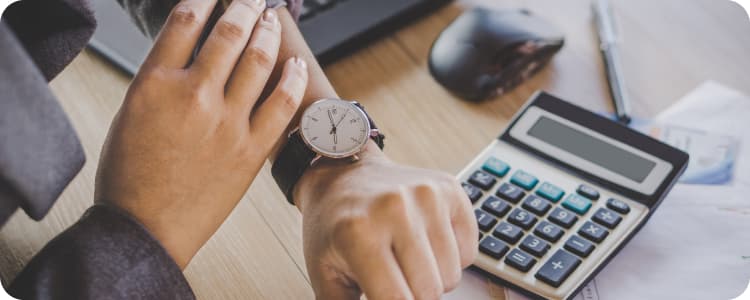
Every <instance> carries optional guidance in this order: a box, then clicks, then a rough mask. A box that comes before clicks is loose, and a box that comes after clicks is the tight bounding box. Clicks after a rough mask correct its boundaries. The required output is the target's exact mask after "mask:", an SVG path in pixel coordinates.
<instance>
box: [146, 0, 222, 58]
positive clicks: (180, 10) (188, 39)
mask: <svg viewBox="0 0 750 300" xmlns="http://www.w3.org/2000/svg"><path fill="white" fill-rule="evenodd" d="M215 5H216V0H183V1H181V2H180V3H178V4H177V5H176V6H175V7H174V9H173V10H172V13H171V14H170V15H169V17H168V18H167V22H166V23H165V24H164V27H163V28H162V30H161V32H160V33H159V36H158V37H157V38H156V41H155V42H154V47H153V48H152V49H151V52H150V53H149V55H148V57H147V58H146V60H145V61H144V63H143V65H144V67H154V66H160V67H168V68H176V69H181V68H184V67H185V66H186V65H187V64H188V62H189V61H190V58H191V57H192V55H193V49H194V48H195V45H196V44H197V43H198V39H199V38H200V35H201V32H202V31H203V27H204V26H205V25H206V22H207V21H208V18H209V16H210V15H211V11H212V10H213V8H214V6H215Z"/></svg>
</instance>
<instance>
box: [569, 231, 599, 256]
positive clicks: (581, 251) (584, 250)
mask: <svg viewBox="0 0 750 300" xmlns="http://www.w3.org/2000/svg"><path fill="white" fill-rule="evenodd" d="M564 247H565V250H568V251H570V252H573V254H575V255H578V256H580V257H583V258H586V257H588V256H589V254H591V251H594V248H596V246H594V244H592V243H591V242H589V241H587V240H586V239H584V238H582V237H580V236H577V235H574V236H571V237H570V238H569V239H568V241H567V242H565V246H564Z"/></svg>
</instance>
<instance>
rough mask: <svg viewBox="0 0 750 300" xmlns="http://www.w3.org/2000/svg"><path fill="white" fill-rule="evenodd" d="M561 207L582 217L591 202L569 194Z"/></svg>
mask: <svg viewBox="0 0 750 300" xmlns="http://www.w3.org/2000/svg"><path fill="white" fill-rule="evenodd" d="M562 205H563V207H565V208H567V209H570V210H572V211H573V212H575V213H577V214H579V215H583V214H585V213H586V212H587V211H589V208H591V200H589V199H586V198H583V197H582V196H580V195H577V194H570V195H568V197H566V198H565V201H563V204H562Z"/></svg>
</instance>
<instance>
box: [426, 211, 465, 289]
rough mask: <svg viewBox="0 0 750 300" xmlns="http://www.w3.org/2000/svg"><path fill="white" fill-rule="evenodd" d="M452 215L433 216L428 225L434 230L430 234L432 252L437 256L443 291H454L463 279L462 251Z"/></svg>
mask: <svg viewBox="0 0 750 300" xmlns="http://www.w3.org/2000/svg"><path fill="white" fill-rule="evenodd" d="M449 220H450V216H449V215H448V214H444V215H441V216H438V218H433V220H432V221H431V222H429V224H428V225H427V226H428V228H431V229H432V231H431V232H430V234H429V239H430V245H431V246H432V252H433V253H434V254H435V257H436V258H437V263H438V268H439V270H440V278H441V280H442V282H443V292H444V293H445V292H449V291H452V290H453V289H454V288H456V286H457V285H458V282H459V281H460V280H461V271H462V269H463V266H462V265H461V259H460V253H459V251H458V243H457V242H456V235H455V234H454V233H453V227H452V226H451V224H450V221H449Z"/></svg>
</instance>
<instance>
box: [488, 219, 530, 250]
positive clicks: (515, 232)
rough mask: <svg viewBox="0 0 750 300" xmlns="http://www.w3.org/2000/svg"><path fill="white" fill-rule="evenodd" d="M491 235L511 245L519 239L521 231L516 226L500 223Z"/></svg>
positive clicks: (521, 234)
mask: <svg viewBox="0 0 750 300" xmlns="http://www.w3.org/2000/svg"><path fill="white" fill-rule="evenodd" d="M492 235H494V236H495V237H497V238H499V239H501V240H503V241H506V242H508V243H509V244H511V245H513V244H515V243H517V242H518V240H520V239H521V237H522V236H523V231H521V228H519V227H518V226H516V225H513V224H510V223H506V222H502V223H500V225H497V227H495V231H494V232H493V233H492Z"/></svg>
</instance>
